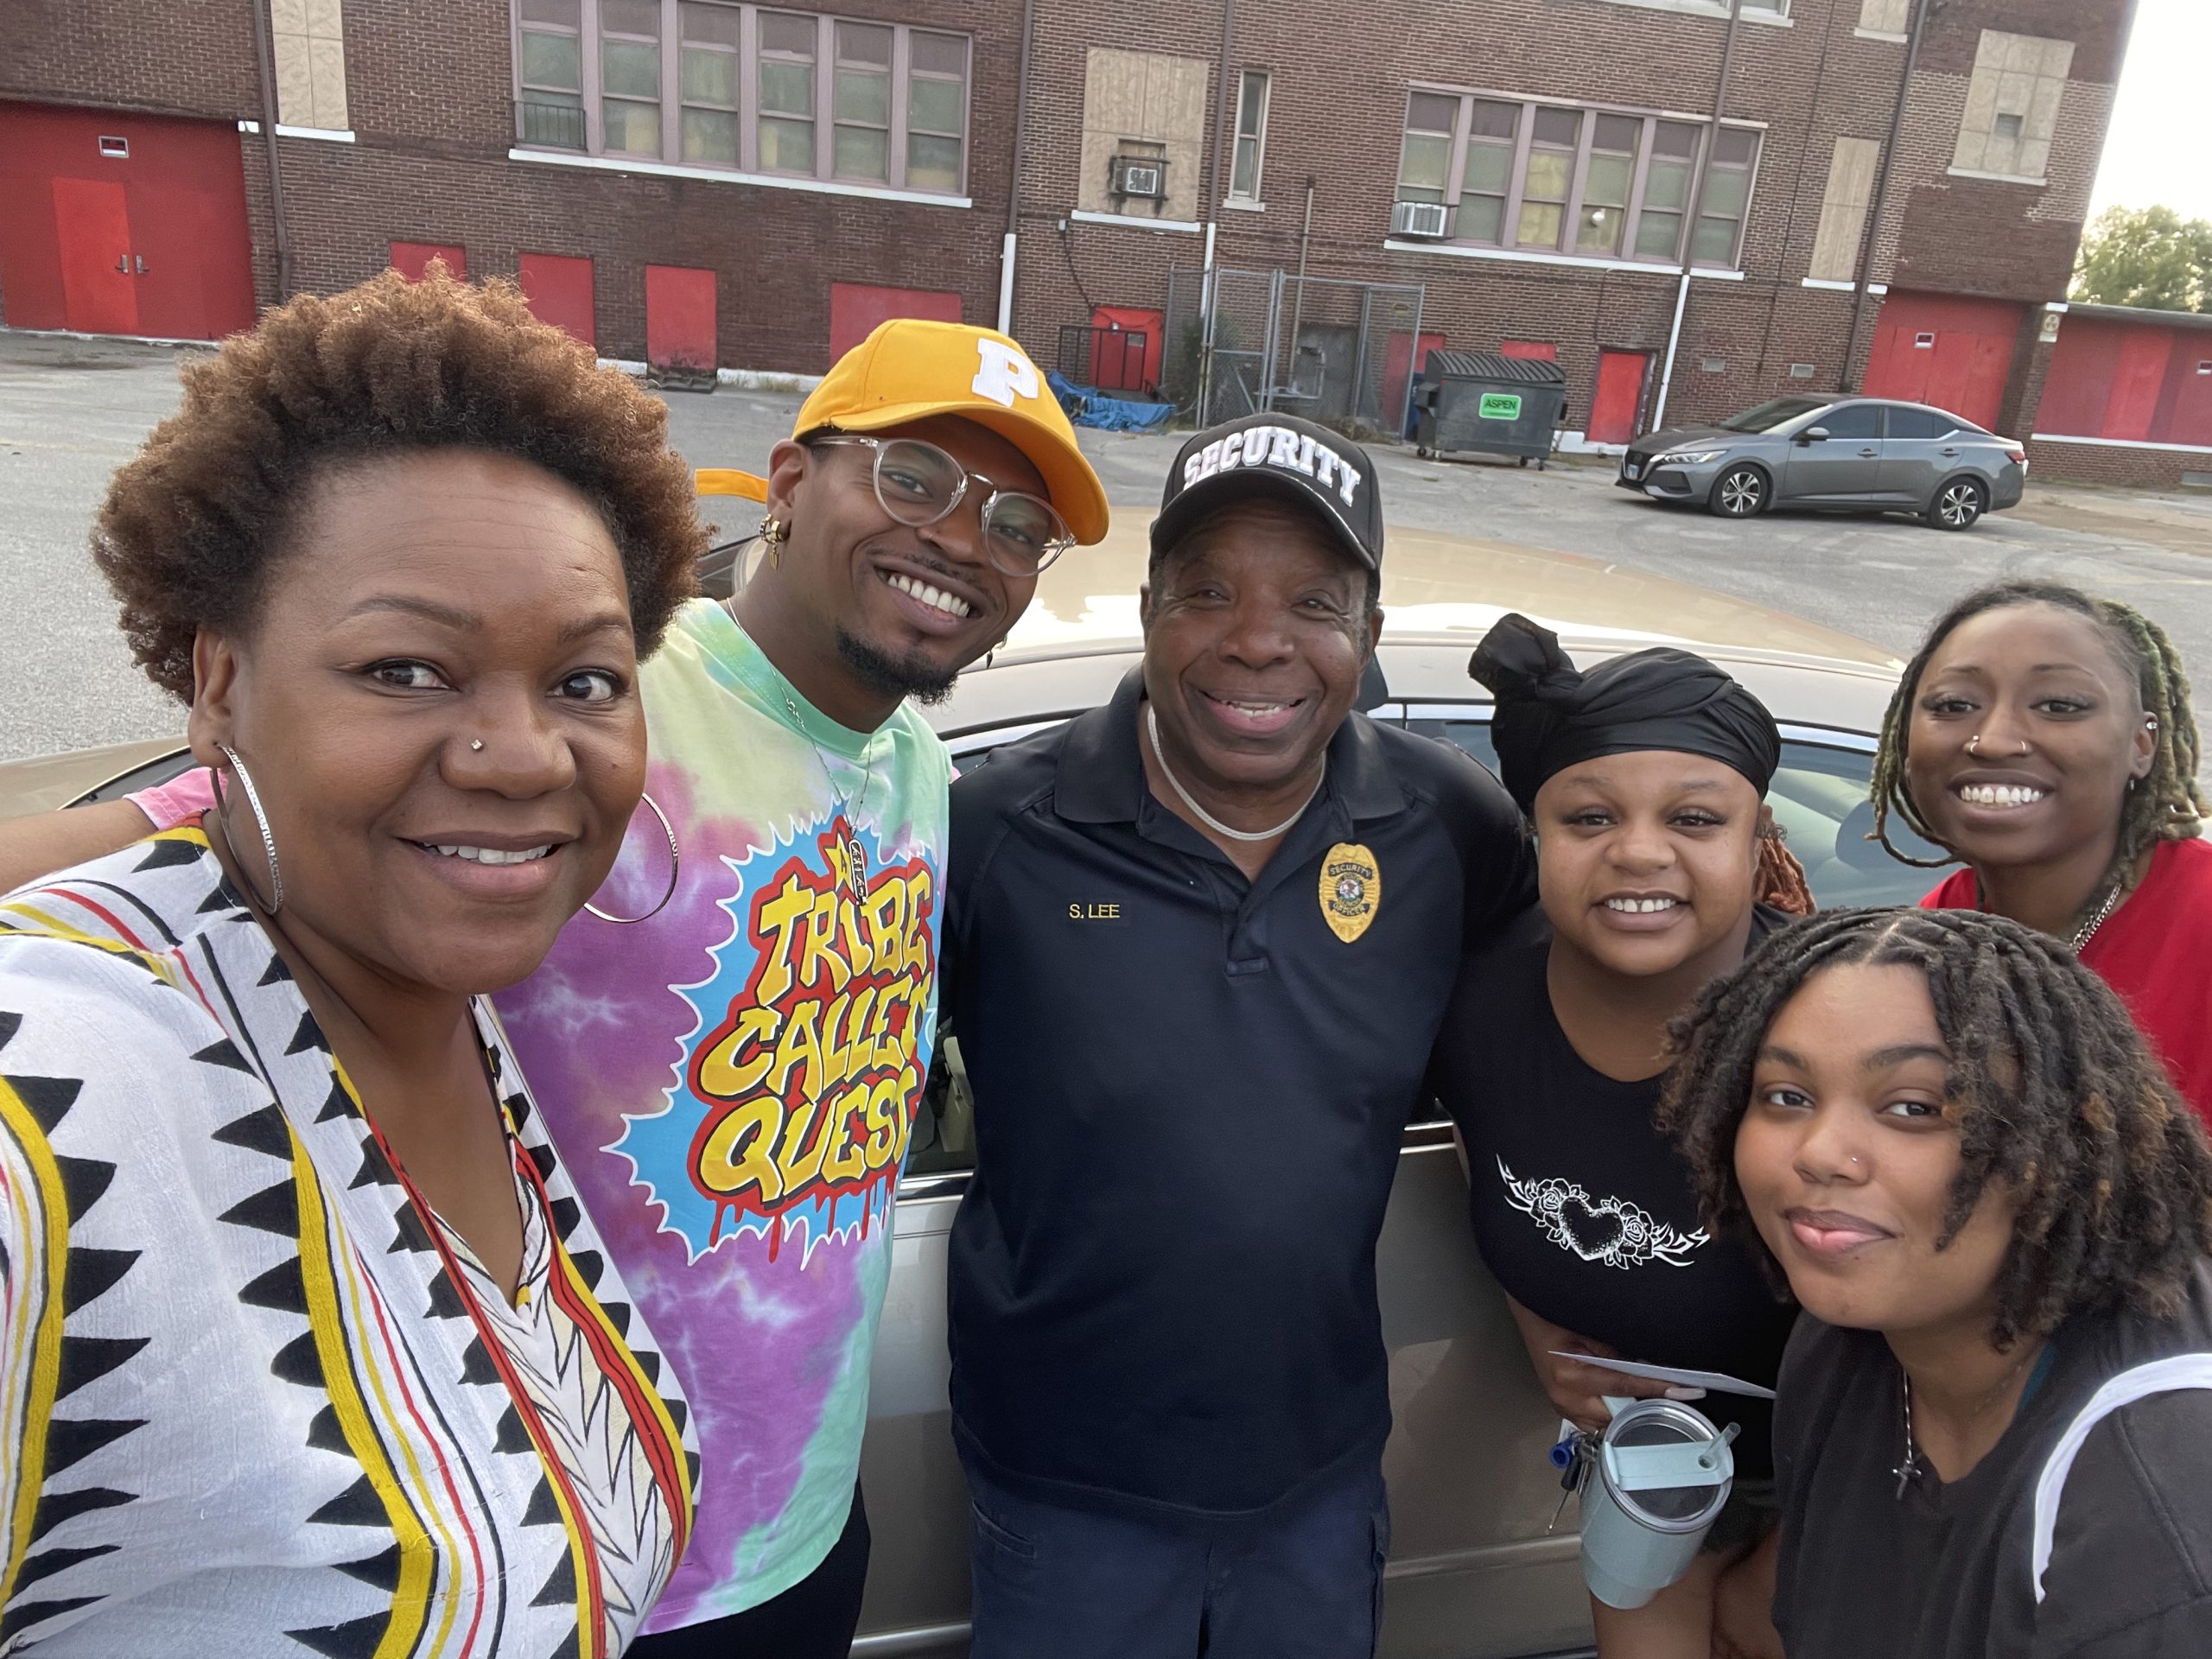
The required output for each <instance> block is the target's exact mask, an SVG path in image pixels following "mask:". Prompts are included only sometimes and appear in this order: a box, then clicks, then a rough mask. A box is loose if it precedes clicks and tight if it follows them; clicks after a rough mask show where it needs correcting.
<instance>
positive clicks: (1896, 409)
mask: <svg viewBox="0 0 2212 1659" xmlns="http://www.w3.org/2000/svg"><path fill="white" fill-rule="evenodd" d="M1958 429H1959V423H1957V422H1956V421H1955V420H1953V419H1952V418H1951V417H1950V416H1948V415H1939V414H1937V413H1936V411H1935V410H1932V409H1907V408H1905V407H1904V405H1903V404H1891V405H1890V435H1891V437H1893V438H1948V437H1949V436H1950V435H1951V434H1952V433H1954V432H1955V431H1957V430H1958Z"/></svg>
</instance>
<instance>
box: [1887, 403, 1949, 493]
mask: <svg viewBox="0 0 2212 1659" xmlns="http://www.w3.org/2000/svg"><path fill="white" fill-rule="evenodd" d="M1966 442H1967V433H1966V431H1965V429H1964V423H1962V422H1961V421H1960V420H1959V418H1958V417H1957V416H1954V415H1947V414H1945V413H1944V412H1943V411H1942V410H1936V409H1921V408H1917V407H1916V406H1914V405H1913V404H1891V405H1890V409H1889V424H1888V429H1887V430H1886V432H1885V435H1884V436H1883V439H1882V471H1881V482H1880V483H1879V484H1878V486H1876V487H1877V488H1878V490H1879V491H1880V493H1881V496H1882V499H1884V500H1885V501H1891V502H1895V503H1896V504H1897V505H1900V506H1913V507H1919V506H1925V505H1927V504H1928V501H1929V498H1930V497H1931V496H1933V495H1934V494H1935V493H1936V486H1937V485H1938V484H1940V483H1942V481H1943V480H1944V479H1945V478H1946V477H1947V476H1948V475H1949V474H1951V473H1952V472H1954V471H1955V470H1956V469H1957V468H1958V467H1959V466H1960V465H1961V462H1962V459H1963V457H1964V456H1965V454H1966Z"/></svg>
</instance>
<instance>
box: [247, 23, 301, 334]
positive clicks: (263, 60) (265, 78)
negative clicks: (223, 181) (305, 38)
mask: <svg viewBox="0 0 2212 1659" xmlns="http://www.w3.org/2000/svg"><path fill="white" fill-rule="evenodd" d="M269 7H270V0H253V59H254V66H255V67H256V68H257V69H258V70H259V72H260V77H261V142H262V143H264V144H265V145H267V146H268V149H269V219H270V229H271V234H272V236H273V238H274V239H275V241H276V244H277V304H279V305H282V304H283V302H285V301H287V300H289V299H290V298H291V297H292V233H291V229H290V227H289V225H288V224H287V223H286V216H285V213H284V168H283V158H282V157H281V156H278V154H277V71H276V54H277V47H276V36H275V35H273V34H272V33H271V32H270V30H271V27H272V26H271V24H270V18H269Z"/></svg>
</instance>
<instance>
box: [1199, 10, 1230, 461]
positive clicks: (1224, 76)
mask: <svg viewBox="0 0 2212 1659" xmlns="http://www.w3.org/2000/svg"><path fill="white" fill-rule="evenodd" d="M1235 52H1236V0H1221V60H1220V61H1219V63H1218V64H1217V65H1216V66H1215V68H1214V79H1215V81H1216V82H1217V83H1218V86H1219V89H1220V97H1221V115H1220V118H1219V119H1218V120H1217V121H1216V122H1215V123H1214V130H1213V144H1212V147H1211V149H1210V150H1209V151H1208V152H1207V155H1206V200H1205V209H1206V219H1205V225H1206V247H1205V275H1204V276H1202V277H1200V278H1199V279H1198V310H1199V315H1200V317H1201V319H1202V325H1201V327H1200V331H1199V340H1198V424H1199V425H1200V426H1205V424H1206V423H1207V416H1209V415H1210V414H1211V412H1212V403H1213V322H1214V311H1215V308H1216V302H1217V299H1218V298H1219V296H1218V295H1217V292H1216V287H1217V283H1218V280H1219V279H1218V278H1217V277H1215V276H1214V272H1213V250H1214V239H1215V232H1217V230H1219V228H1220V222H1221V152H1222V148H1223V144H1224V134H1226V133H1228V132H1229V131H1230V130H1231V129H1230V120H1231V118H1233V114H1234V111H1235V110H1236V103H1235V100H1234V98H1233V96H1232V94H1231V93H1230V90H1229V62H1230V57H1231V55H1232V54H1234V53H1235Z"/></svg>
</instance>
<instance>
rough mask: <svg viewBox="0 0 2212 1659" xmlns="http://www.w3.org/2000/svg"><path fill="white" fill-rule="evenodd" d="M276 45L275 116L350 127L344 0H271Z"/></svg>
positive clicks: (335, 128)
mask: <svg viewBox="0 0 2212 1659" xmlns="http://www.w3.org/2000/svg"><path fill="white" fill-rule="evenodd" d="M269 22H270V35H271V36H272V38H273V39H274V41H275V42H276V47H277V120H279V121H280V122H282V123H283V124H284V125H286V126H288V127H315V128H319V129H321V130H323V131H327V132H343V131H345V130H346V22H345V17H344V15H343V12H342V11H341V10H340V0H270V8H269Z"/></svg>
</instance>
